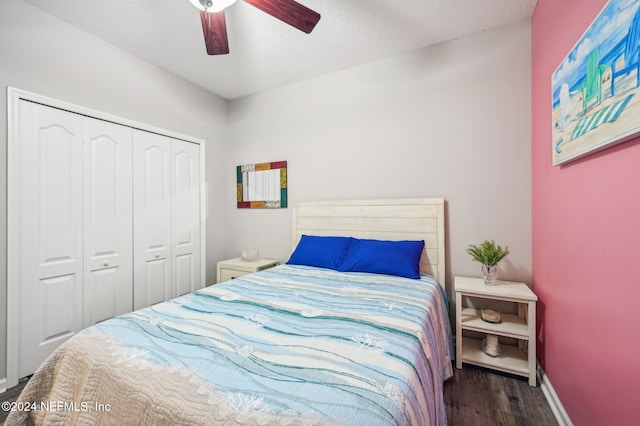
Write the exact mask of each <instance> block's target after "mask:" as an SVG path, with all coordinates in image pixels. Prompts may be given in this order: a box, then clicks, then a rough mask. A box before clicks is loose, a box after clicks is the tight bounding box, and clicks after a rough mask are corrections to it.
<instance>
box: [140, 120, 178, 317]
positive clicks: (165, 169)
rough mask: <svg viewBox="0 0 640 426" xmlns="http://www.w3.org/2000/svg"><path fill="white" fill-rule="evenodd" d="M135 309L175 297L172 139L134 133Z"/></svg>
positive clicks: (152, 134) (142, 132) (147, 133)
mask: <svg viewBox="0 0 640 426" xmlns="http://www.w3.org/2000/svg"><path fill="white" fill-rule="evenodd" d="M133 137H134V142H133V164H134V171H133V173H134V174H133V199H134V244H133V246H134V265H135V266H134V275H135V276H134V282H135V284H134V309H140V308H144V307H146V306H150V305H153V304H155V303H159V302H162V301H164V300H168V299H170V298H171V140H170V139H169V138H168V137H165V136H160V135H157V134H154V133H149V132H144V131H140V130H134V136H133Z"/></svg>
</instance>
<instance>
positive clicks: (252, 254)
mask: <svg viewBox="0 0 640 426" xmlns="http://www.w3.org/2000/svg"><path fill="white" fill-rule="evenodd" d="M240 257H242V260H246V261H247V262H253V261H254V260H258V258H260V252H259V251H258V250H256V249H247V250H242V251H241V252H240Z"/></svg>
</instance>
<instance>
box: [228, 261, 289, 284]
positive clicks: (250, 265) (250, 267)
mask: <svg viewBox="0 0 640 426" xmlns="http://www.w3.org/2000/svg"><path fill="white" fill-rule="evenodd" d="M278 263H279V261H277V260H275V259H258V260H252V261H249V260H242V258H241V257H237V258H235V259H228V260H222V261H220V262H218V282H219V283H221V282H223V281H229V280H232V279H234V278H238V277H241V276H243V275H247V274H250V273H252V272H258V271H263V270H265V269H269V268H273V267H274V266H276V265H277V264H278Z"/></svg>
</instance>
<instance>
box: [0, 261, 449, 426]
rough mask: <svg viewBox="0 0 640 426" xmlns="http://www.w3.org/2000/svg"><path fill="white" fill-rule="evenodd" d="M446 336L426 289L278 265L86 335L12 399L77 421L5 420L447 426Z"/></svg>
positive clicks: (443, 313)
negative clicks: (46, 405) (61, 405)
mask: <svg viewBox="0 0 640 426" xmlns="http://www.w3.org/2000/svg"><path fill="white" fill-rule="evenodd" d="M450 335H451V333H450V328H449V322H448V315H447V308H446V306H445V301H444V297H443V295H442V291H441V289H440V286H439V285H438V284H437V283H436V282H435V281H434V280H433V279H432V278H430V277H423V278H422V279H421V280H409V279H404V278H395V277H389V276H383V275H372V274H362V273H339V272H334V271H329V270H325V269H318V268H310V267H304V266H290V265H281V266H278V267H276V268H272V269H269V270H266V271H262V272H258V273H255V274H250V275H246V276H244V277H241V278H238V279H235V280H233V281H229V282H227V283H222V284H217V285H214V286H210V287H207V288H205V289H203V290H200V291H198V292H195V293H192V294H188V295H185V296H181V297H178V298H176V299H173V300H171V301H168V302H164V303H161V304H158V305H155V306H152V307H149V308H146V309H143V310H140V311H136V312H133V313H130V314H127V315H123V316H120V317H117V318H113V319H111V320H108V321H105V322H103V323H101V324H98V325H96V326H93V327H90V328H88V329H86V330H84V331H83V332H81V333H79V334H78V335H76V336H75V337H74V338H72V339H71V340H69V341H68V342H66V343H65V344H64V345H62V346H61V347H60V348H59V349H58V350H57V351H56V353H54V354H53V355H52V357H51V358H50V359H49V360H47V362H45V364H44V365H43V366H42V367H41V368H40V369H39V370H38V372H36V374H35V375H34V377H33V378H32V380H31V381H30V382H29V384H28V385H27V387H26V388H25V392H23V394H22V396H21V400H23V401H27V402H31V401H34V400H45V401H46V400H63V401H76V402H77V403H81V402H87V406H88V409H86V410H58V411H55V412H51V411H50V410H49V411H44V412H43V411H42V410H40V411H36V412H31V413H27V414H25V413H12V415H11V417H10V420H13V421H14V422H16V423H19V422H20V421H23V420H25V416H30V417H31V419H32V420H35V421H37V422H40V421H43V420H44V419H48V420H52V421H63V422H68V421H74V422H76V421H77V422H83V421H85V422H87V423H91V422H93V421H99V422H102V423H104V424H127V423H128V424H131V423H135V424H247V425H254V424H267V425H280V424H290V425H296V424H300V425H302V424H335V425H367V426H374V425H430V424H431V425H437V424H445V423H446V414H445V408H444V404H443V399H442V387H443V381H444V380H446V379H447V378H449V377H450V376H451V374H452V368H451V342H450ZM67 376H73V377H67ZM56 382H60V383H56ZM99 404H102V405H99ZM107 405H108V407H109V410H106V409H104V408H105V407H106V406H107ZM81 407H82V406H81ZM14 415H15V416H14ZM38 416H40V417H38ZM123 422H124V423H123Z"/></svg>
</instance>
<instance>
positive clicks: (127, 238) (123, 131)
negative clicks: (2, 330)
mask: <svg viewBox="0 0 640 426" xmlns="http://www.w3.org/2000/svg"><path fill="white" fill-rule="evenodd" d="M83 124H84V132H83V145H84V252H85V256H84V262H85V275H84V290H85V291H84V307H85V310H84V313H85V316H84V325H85V327H88V326H90V325H93V324H95V323H97V322H100V321H104V320H105V319H108V318H111V317H113V316H116V315H120V314H123V313H126V312H130V311H131V310H132V309H133V250H132V244H133V218H132V216H133V207H132V188H131V187H132V158H131V156H132V151H131V149H132V132H133V130H132V129H131V128H130V127H125V126H121V125H117V124H113V123H109V122H106V121H101V120H96V119H92V118H84V120H83Z"/></svg>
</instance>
